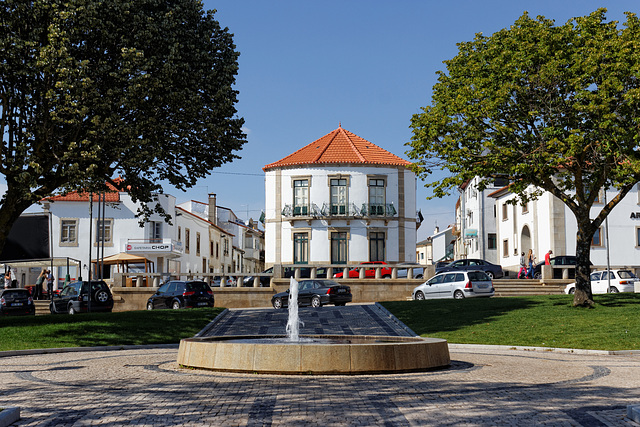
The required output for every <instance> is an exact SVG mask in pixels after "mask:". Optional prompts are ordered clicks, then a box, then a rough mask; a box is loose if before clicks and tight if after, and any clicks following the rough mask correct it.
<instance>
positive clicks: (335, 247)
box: [331, 231, 347, 264]
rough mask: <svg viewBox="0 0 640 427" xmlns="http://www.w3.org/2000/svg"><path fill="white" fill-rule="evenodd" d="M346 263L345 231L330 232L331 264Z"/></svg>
mask: <svg viewBox="0 0 640 427" xmlns="http://www.w3.org/2000/svg"><path fill="white" fill-rule="evenodd" d="M346 263H347V232H346V231H338V232H332V233H331V264H346Z"/></svg>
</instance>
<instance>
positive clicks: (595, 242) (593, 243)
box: [591, 227, 602, 246]
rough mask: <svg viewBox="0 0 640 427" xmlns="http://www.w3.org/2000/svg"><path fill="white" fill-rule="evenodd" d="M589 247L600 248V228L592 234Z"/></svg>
mask: <svg viewBox="0 0 640 427" xmlns="http://www.w3.org/2000/svg"><path fill="white" fill-rule="evenodd" d="M591 246H602V227H600V228H598V229H597V230H596V232H595V233H593V238H592V239H591Z"/></svg>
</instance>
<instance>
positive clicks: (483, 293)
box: [411, 271, 495, 300]
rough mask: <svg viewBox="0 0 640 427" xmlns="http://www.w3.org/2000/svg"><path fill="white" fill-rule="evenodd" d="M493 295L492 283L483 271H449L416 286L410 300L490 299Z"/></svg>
mask: <svg viewBox="0 0 640 427" xmlns="http://www.w3.org/2000/svg"><path fill="white" fill-rule="evenodd" d="M494 293H495V291H494V289H493V282H492V281H491V278H489V276H487V274H486V273H485V272H484V271H450V272H446V273H440V274H436V275H435V276H433V277H432V278H431V279H429V280H427V281H426V282H424V283H423V284H422V285H419V286H416V288H415V289H414V290H413V293H412V294H411V299H414V300H424V299H436V298H455V299H463V298H470V297H492V296H493V295H494Z"/></svg>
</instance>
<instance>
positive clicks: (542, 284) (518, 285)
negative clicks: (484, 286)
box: [493, 279, 573, 297]
mask: <svg viewBox="0 0 640 427" xmlns="http://www.w3.org/2000/svg"><path fill="white" fill-rule="evenodd" d="M572 282H573V280H563V279H552V280H545V281H542V280H534V279H496V280H494V281H493V288H494V289H495V291H496V293H495V296H496V297H517V296H527V295H560V294H562V293H563V292H564V288H565V286H566V285H567V284H569V283H572Z"/></svg>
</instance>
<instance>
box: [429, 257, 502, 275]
mask: <svg viewBox="0 0 640 427" xmlns="http://www.w3.org/2000/svg"><path fill="white" fill-rule="evenodd" d="M447 271H484V272H485V273H487V276H489V278H490V279H492V280H493V279H499V278H501V277H502V276H503V273H502V266H500V265H497V264H492V263H490V262H489V261H485V260H483V259H473V258H466V259H459V260H456V261H452V262H450V263H449V264H447V265H445V266H442V267H436V274H437V273H446V272H447Z"/></svg>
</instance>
